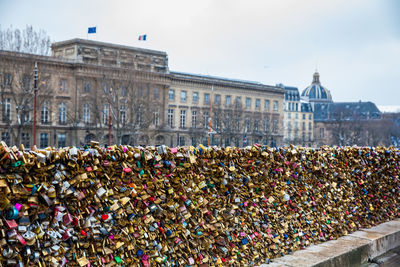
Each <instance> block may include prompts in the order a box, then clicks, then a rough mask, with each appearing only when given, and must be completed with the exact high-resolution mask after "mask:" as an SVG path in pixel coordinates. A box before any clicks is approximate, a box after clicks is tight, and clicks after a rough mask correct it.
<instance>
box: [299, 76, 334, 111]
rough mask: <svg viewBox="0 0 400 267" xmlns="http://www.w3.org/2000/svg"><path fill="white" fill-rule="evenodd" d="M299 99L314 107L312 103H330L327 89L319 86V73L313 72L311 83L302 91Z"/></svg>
mask: <svg viewBox="0 0 400 267" xmlns="http://www.w3.org/2000/svg"><path fill="white" fill-rule="evenodd" d="M301 98H302V99H303V100H305V101H307V102H310V103H311V104H312V106H313V107H314V103H332V102H333V101H332V95H331V92H329V90H328V89H326V88H325V87H324V86H322V85H321V82H320V81H319V73H318V72H317V71H315V73H314V75H313V81H312V83H311V85H310V86H308V87H307V88H306V89H304V90H303V92H302V93H301Z"/></svg>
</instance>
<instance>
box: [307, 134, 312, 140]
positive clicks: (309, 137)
mask: <svg viewBox="0 0 400 267" xmlns="http://www.w3.org/2000/svg"><path fill="white" fill-rule="evenodd" d="M308 141H311V133H308Z"/></svg>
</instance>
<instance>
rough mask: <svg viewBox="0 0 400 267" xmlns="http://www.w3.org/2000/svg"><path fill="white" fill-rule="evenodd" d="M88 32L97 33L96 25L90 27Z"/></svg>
mask: <svg viewBox="0 0 400 267" xmlns="http://www.w3.org/2000/svg"><path fill="white" fill-rule="evenodd" d="M88 33H96V27H89V28H88Z"/></svg>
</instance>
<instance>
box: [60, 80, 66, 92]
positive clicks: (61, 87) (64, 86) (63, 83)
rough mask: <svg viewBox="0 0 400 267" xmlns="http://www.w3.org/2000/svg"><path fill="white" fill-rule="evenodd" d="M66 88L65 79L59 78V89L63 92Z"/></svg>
mask: <svg viewBox="0 0 400 267" xmlns="http://www.w3.org/2000/svg"><path fill="white" fill-rule="evenodd" d="M65 90H67V80H65V79H60V91H63V92H65Z"/></svg>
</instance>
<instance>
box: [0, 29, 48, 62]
mask: <svg viewBox="0 0 400 267" xmlns="http://www.w3.org/2000/svg"><path fill="white" fill-rule="evenodd" d="M0 50H8V51H15V52H23V53H30V54H37V55H50V52H51V40H50V37H49V36H48V35H47V33H46V32H45V31H44V30H39V31H36V30H34V29H33V27H32V26H30V25H27V26H26V28H25V29H23V30H20V29H13V28H12V26H10V27H9V28H8V29H4V30H3V29H2V28H1V25H0Z"/></svg>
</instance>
